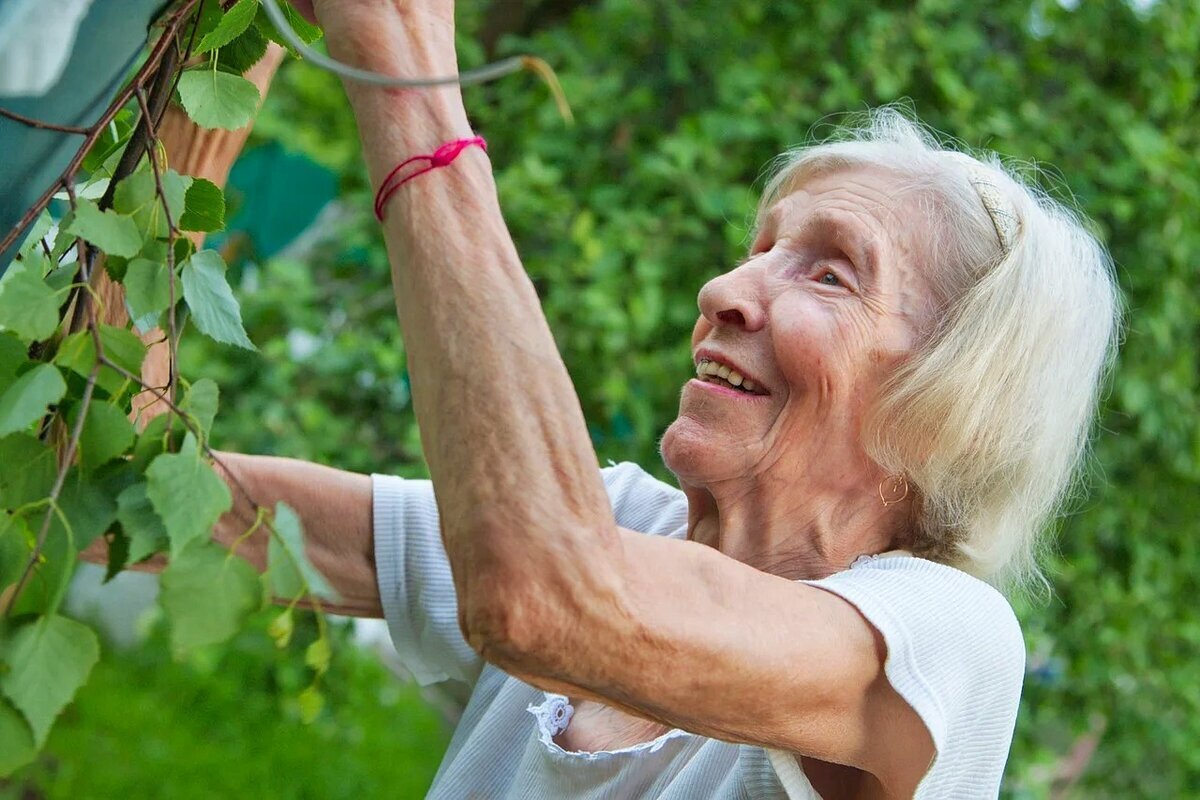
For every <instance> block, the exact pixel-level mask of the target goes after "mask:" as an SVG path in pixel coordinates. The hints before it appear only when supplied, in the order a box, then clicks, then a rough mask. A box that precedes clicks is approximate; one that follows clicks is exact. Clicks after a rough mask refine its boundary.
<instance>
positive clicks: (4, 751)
mask: <svg viewBox="0 0 1200 800" xmlns="http://www.w3.org/2000/svg"><path fill="white" fill-rule="evenodd" d="M36 755H37V747H36V746H35V745H34V743H33V731H32V730H31V729H30V727H29V723H28V722H26V721H25V718H24V717H22V716H21V714H20V712H18V711H17V710H16V709H15V708H13V707H12V706H11V705H9V704H8V703H7V702H6V701H4V700H3V699H0V778H4V777H7V776H8V775H11V774H12V773H13V771H14V770H16V769H17V768H18V767H23V766H25V765H26V764H28V763H29V762H30V761H33V759H34V757H35V756H36Z"/></svg>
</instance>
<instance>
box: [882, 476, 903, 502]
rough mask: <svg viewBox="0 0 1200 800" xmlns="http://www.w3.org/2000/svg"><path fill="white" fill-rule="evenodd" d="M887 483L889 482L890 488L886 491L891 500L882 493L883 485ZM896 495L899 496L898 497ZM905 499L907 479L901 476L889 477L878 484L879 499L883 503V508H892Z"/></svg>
mask: <svg viewBox="0 0 1200 800" xmlns="http://www.w3.org/2000/svg"><path fill="white" fill-rule="evenodd" d="M888 481H891V487H890V489H889V491H888V495H890V496H891V499H888V495H885V494H884V493H883V485H884V484H885V483H887V482H888ZM896 495H899V497H897V496H896ZM906 497H908V478H906V477H904V476H903V475H889V476H888V477H886V478H884V479H883V480H881V481H880V482H879V499H880V500H881V501H883V505H884V508H886V507H888V506H894V505H896V503H899V502H901V501H902V500H904V498H906Z"/></svg>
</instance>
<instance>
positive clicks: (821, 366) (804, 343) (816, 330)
mask: <svg viewBox="0 0 1200 800" xmlns="http://www.w3.org/2000/svg"><path fill="white" fill-rule="evenodd" d="M822 305H823V303H821V301H819V300H816V299H814V298H804V299H803V300H801V301H797V302H792V303H789V304H787V305H786V306H784V307H781V308H777V309H775V314H774V315H773V316H772V326H773V328H774V334H775V335H774V336H773V339H774V345H775V357H776V360H777V361H778V363H779V369H780V371H781V372H782V373H783V374H784V376H785V377H786V378H788V380H789V381H791V380H793V379H800V380H806V379H811V378H813V377H815V376H820V375H824V374H826V373H828V372H829V371H830V370H832V369H836V368H837V366H838V365H839V364H840V363H843V362H844V361H845V355H846V352H845V335H844V332H843V331H842V330H841V329H840V326H839V325H838V322H837V319H836V318H835V316H834V315H833V314H831V313H830V311H829V309H827V308H822V307H821V306H822Z"/></svg>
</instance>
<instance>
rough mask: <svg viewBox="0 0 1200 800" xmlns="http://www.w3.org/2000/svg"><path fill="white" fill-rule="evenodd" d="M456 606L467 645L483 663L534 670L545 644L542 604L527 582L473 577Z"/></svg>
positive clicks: (544, 620) (508, 668) (546, 638)
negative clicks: (461, 600) (461, 599)
mask: <svg viewBox="0 0 1200 800" xmlns="http://www.w3.org/2000/svg"><path fill="white" fill-rule="evenodd" d="M464 594H465V597H464V598H463V602H462V603H460V605H459V612H458V622H459V627H460V628H461V629H462V634H463V637H464V638H465V639H466V641H467V644H469V645H470V646H471V649H473V650H474V651H475V652H477V653H479V655H480V656H482V657H483V659H484V660H485V661H487V662H489V663H491V664H495V665H496V666H498V667H501V668H503V669H507V670H513V669H518V668H519V669H521V670H523V671H527V670H534V668H535V667H536V666H537V664H538V663H539V660H540V657H541V654H543V653H544V652H545V644H546V642H547V640H548V639H549V638H550V637H549V636H548V634H547V631H546V627H547V625H546V623H547V619H546V614H545V607H546V604H545V602H544V600H543V599H540V598H538V597H537V596H536V595H537V594H538V590H537V588H536V587H534V586H531V585H530V582H529V581H527V580H521V579H520V578H516V577H504V578H501V577H497V576H487V577H484V576H477V577H476V578H474V579H471V580H470V586H469V587H468V588H467V590H466V591H465V592H464Z"/></svg>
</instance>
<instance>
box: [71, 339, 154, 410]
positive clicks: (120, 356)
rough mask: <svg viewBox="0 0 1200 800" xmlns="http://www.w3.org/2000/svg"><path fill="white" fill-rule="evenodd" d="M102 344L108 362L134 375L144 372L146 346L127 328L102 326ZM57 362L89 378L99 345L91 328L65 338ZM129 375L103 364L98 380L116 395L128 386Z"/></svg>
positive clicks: (100, 384) (98, 383) (106, 389)
mask: <svg viewBox="0 0 1200 800" xmlns="http://www.w3.org/2000/svg"><path fill="white" fill-rule="evenodd" d="M99 333H100V346H101V347H102V348H103V349H104V355H105V356H106V357H107V358H108V360H109V361H111V362H112V363H114V364H116V365H117V366H119V367H121V368H122V369H124V370H126V371H127V372H129V373H131V374H133V375H139V376H140V375H141V372H142V359H144V358H145V357H146V345H145V344H143V343H142V340H141V339H139V338H138V337H137V335H136V334H134V333H133V332H132V331H130V330H129V329H128V328H118V327H115V326H113V325H101V326H100V331H99ZM54 363H55V364H58V365H59V366H60V367H64V368H66V369H69V370H71V371H72V372H75V373H76V374H78V375H82V376H83V377H85V378H86V377H87V376H88V375H90V374H91V373H92V367H93V366H95V364H96V345H95V342H93V341H92V335H91V332H90V331H79V332H78V333H73V334H71V335H70V336H68V337H67V338H66V339H63V341H62V344H61V345H59V348H58V353H57V354H56V355H55V356H54ZM126 381H127V378H125V376H123V375H122V374H121V373H119V372H117V371H116V370H114V369H112V368H110V367H102V368H101V369H100V375H99V376H98V377H97V379H96V383H97V385H98V386H100V387H101V388H103V389H104V390H105V391H106V392H108V393H109V394H112V395H115V394H117V393H119V392H120V391H121V389H122V388H123V387H124V386H125V383H126Z"/></svg>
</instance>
